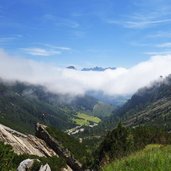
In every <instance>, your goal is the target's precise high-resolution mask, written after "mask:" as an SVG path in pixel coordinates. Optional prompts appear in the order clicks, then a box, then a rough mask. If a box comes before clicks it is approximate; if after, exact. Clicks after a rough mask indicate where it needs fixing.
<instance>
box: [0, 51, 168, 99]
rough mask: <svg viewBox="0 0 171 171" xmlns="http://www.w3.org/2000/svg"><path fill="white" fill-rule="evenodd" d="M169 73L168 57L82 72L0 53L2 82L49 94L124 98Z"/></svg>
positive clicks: (156, 57)
mask: <svg viewBox="0 0 171 171" xmlns="http://www.w3.org/2000/svg"><path fill="white" fill-rule="evenodd" d="M114 63H115V62H114V61H113V64H114ZM169 74H171V55H164V56H154V57H151V58H150V59H149V60H147V61H145V62H141V63H139V64H137V65H135V66H133V67H132V68H129V69H126V68H117V69H116V70H105V71H103V72H94V71H89V72H83V71H77V70H70V69H64V68H59V67H57V66H54V65H52V64H46V63H42V62H36V61H33V60H28V59H24V58H19V57H14V56H10V55H8V54H7V53H5V52H4V51H3V50H1V51H0V77H1V78H2V79H5V80H7V81H15V80H17V81H24V82H29V83H31V84H39V85H43V86H45V87H46V88H47V89H48V90H49V91H51V92H54V93H61V94H71V95H83V94H84V93H86V92H87V91H102V92H104V94H106V95H110V96H113V95H128V94H132V93H134V92H136V91H137V90H138V89H139V88H141V87H144V86H147V85H149V84H150V83H152V82H153V81H155V80H157V79H159V78H160V76H163V77H165V76H167V75H169Z"/></svg>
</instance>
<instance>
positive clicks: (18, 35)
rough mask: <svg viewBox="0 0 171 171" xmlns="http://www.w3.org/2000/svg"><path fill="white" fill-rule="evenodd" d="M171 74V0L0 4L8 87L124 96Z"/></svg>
mask: <svg viewBox="0 0 171 171" xmlns="http://www.w3.org/2000/svg"><path fill="white" fill-rule="evenodd" d="M70 65H73V66H75V67H76V68H78V69H81V68H85V67H94V66H100V67H116V68H117V69H116V70H114V71H112V70H106V71H104V72H82V71H79V70H77V71H73V70H68V69H65V68H66V67H67V66H70ZM170 66H171V1H170V0H148V1H146V0H62V1H59V0H12V1H11V0H0V77H1V78H3V79H6V80H19V81H26V82H30V83H33V84H41V85H45V86H46V87H48V89H49V90H50V91H53V92H57V93H63V94H66V93H71V94H76V95H77V94H84V93H85V92H87V91H91V90H94V91H102V92H104V93H105V94H108V95H116V94H119V95H124V94H131V93H134V92H136V91H137V90H138V89H139V88H141V87H143V86H146V85H148V84H150V83H152V82H153V81H155V80H157V79H159V78H160V76H161V75H162V76H167V75H169V74H171V67H170Z"/></svg>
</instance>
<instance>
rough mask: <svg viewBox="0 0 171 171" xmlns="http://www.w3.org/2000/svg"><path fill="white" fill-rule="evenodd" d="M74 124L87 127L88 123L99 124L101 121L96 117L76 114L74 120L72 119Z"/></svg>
mask: <svg viewBox="0 0 171 171" xmlns="http://www.w3.org/2000/svg"><path fill="white" fill-rule="evenodd" d="M74 122H75V123H76V124H77V125H80V126H82V125H89V124H90V122H93V123H97V124H98V123H99V122H101V119H100V118H98V117H94V116H90V115H87V114H85V113H77V116H76V118H74Z"/></svg>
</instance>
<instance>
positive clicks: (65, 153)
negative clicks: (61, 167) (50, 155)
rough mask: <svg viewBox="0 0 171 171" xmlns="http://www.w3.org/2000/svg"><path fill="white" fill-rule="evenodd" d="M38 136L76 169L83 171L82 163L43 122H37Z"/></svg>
mask: <svg viewBox="0 0 171 171" xmlns="http://www.w3.org/2000/svg"><path fill="white" fill-rule="evenodd" d="M36 136H37V137H39V138H41V139H43V140H44V141H45V142H46V143H47V144H48V145H49V147H50V148H52V149H53V150H54V151H55V152H56V153H57V154H58V155H59V156H61V157H63V158H64V159H65V160H66V163H67V164H68V165H69V166H70V167H71V169H73V170H74V171H82V170H83V169H82V165H81V163H79V161H77V160H76V159H75V158H74V156H73V155H72V154H71V153H70V151H69V150H68V149H66V148H64V147H63V146H62V144H61V143H60V142H58V141H57V140H56V139H54V138H53V137H52V136H51V135H50V134H49V133H48V132H47V130H46V126H45V125H42V124H39V123H38V124H37V126H36Z"/></svg>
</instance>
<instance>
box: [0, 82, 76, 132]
mask: <svg viewBox="0 0 171 171" xmlns="http://www.w3.org/2000/svg"><path fill="white" fill-rule="evenodd" d="M55 98H56V99H58V98H57V96H55V95H51V94H49V93H47V92H46V91H45V90H44V89H43V88H42V87H39V86H32V85H26V84H23V83H16V84H12V85H10V84H6V83H2V82H1V83H0V122H1V123H3V124H5V125H7V126H10V127H11V128H14V129H17V130H20V131H22V132H32V131H34V125H35V123H37V122H42V123H46V124H49V125H53V126H54V127H57V128H60V129H67V128H69V127H72V126H73V122H72V116H73V115H76V114H75V112H74V111H73V110H72V109H71V108H69V107H67V106H62V105H59V104H58V105H57V104H55ZM51 99H53V101H52V100H51Z"/></svg>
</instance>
